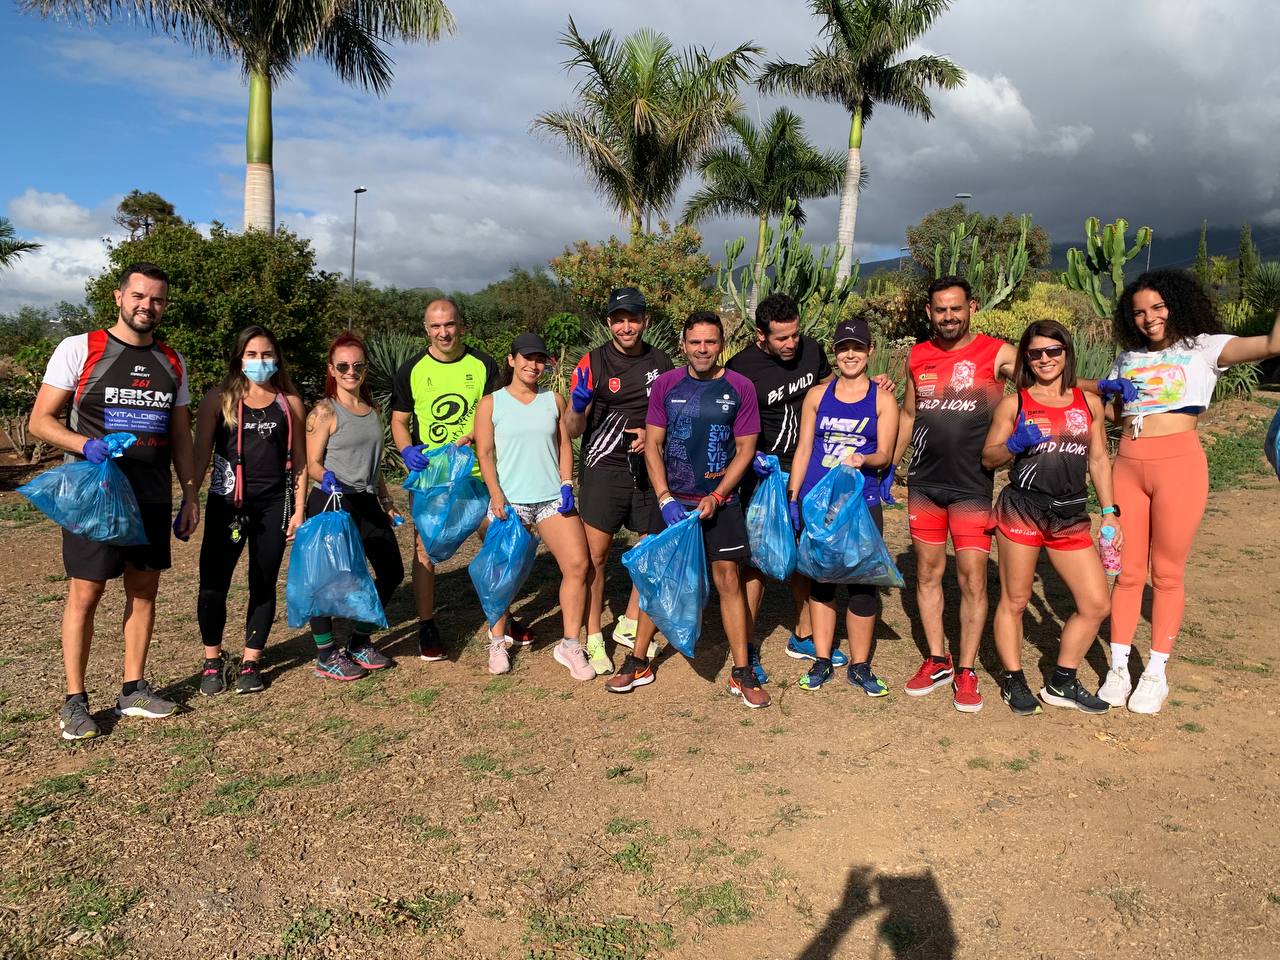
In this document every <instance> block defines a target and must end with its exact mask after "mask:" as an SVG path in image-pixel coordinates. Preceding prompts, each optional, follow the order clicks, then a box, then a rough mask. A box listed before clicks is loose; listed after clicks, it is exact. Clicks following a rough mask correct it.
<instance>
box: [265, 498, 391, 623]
mask: <svg viewBox="0 0 1280 960" xmlns="http://www.w3.org/2000/svg"><path fill="white" fill-rule="evenodd" d="M338 496H341V495H340V494H335V495H334V496H333V497H330V498H329V502H330V503H333V501H334V500H335V499H336V498H337V497H338ZM284 595H285V602H286V606H287V607H288V611H289V626H291V627H301V626H303V625H305V624H306V622H307V621H308V620H309V619H310V618H311V617H344V618H346V619H348V620H358V621H360V622H361V623H365V624H373V625H375V626H379V627H382V628H384V629H385V628H386V626H387V614H386V612H385V611H384V610H383V609H382V601H381V600H379V599H378V591H377V590H376V589H374V586H373V577H371V576H369V566H368V564H367V563H366V562H365V556H364V545H363V544H362V543H361V542H360V533H359V531H357V530H356V525H355V521H354V520H352V519H351V514H349V513H347V511H345V510H341V509H338V510H329V509H326V510H325V512H324V513H317V514H316V515H315V516H314V517H312V518H311V519H310V520H308V521H306V522H305V523H304V524H303V525H302V526H300V527H299V528H298V532H297V533H296V534H295V535H294V538H293V553H292V554H291V555H290V557H289V578H288V580H287V581H286V583H285V591H284Z"/></svg>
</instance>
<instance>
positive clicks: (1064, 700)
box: [1040, 677, 1111, 713]
mask: <svg viewBox="0 0 1280 960" xmlns="http://www.w3.org/2000/svg"><path fill="white" fill-rule="evenodd" d="M1040 697H1041V699H1043V700H1044V702H1045V703H1051V704H1053V705H1054V706H1055V707H1067V708H1068V709H1070V710H1083V711H1084V712H1085V713H1106V712H1107V711H1108V710H1110V709H1111V704H1109V703H1107V701H1105V700H1103V699H1102V698H1101V697H1099V696H1097V695H1095V694H1092V693H1090V692H1089V691H1088V690H1086V689H1085V686H1084V684H1083V683H1081V682H1080V680H1079V678H1078V677H1072V678H1071V680H1070V681H1068V682H1067V683H1064V684H1063V685H1062V686H1060V687H1055V686H1054V685H1053V683H1052V681H1050V682H1049V683H1046V684H1045V685H1044V687H1043V688H1042V689H1041V690H1040Z"/></svg>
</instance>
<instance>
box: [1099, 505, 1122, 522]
mask: <svg viewBox="0 0 1280 960" xmlns="http://www.w3.org/2000/svg"><path fill="white" fill-rule="evenodd" d="M1108 514H1113V515H1114V516H1115V518H1116V519H1117V520H1119V519H1120V506H1119V504H1112V505H1111V506H1109V507H1103V508H1102V515H1103V516H1104V517H1105V516H1107V515H1108Z"/></svg>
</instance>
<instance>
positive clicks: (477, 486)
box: [404, 444, 489, 563]
mask: <svg viewBox="0 0 1280 960" xmlns="http://www.w3.org/2000/svg"><path fill="white" fill-rule="evenodd" d="M475 462H476V455H475V453H474V452H473V451H472V449H471V448H470V447H457V446H454V445H453V444H448V445H446V446H443V447H437V448H436V449H434V450H428V451H427V467H426V469H425V470H415V471H413V472H412V473H410V474H409V476H408V477H407V478H406V479H405V481H404V488H405V489H406V490H409V491H411V492H412V493H413V524H414V526H416V527H417V528H418V536H419V537H421V538H422V545H423V546H424V547H425V548H426V551H427V556H428V557H430V558H431V562H432V563H444V562H445V561H446V560H448V559H449V558H450V557H452V556H453V555H454V553H456V552H457V550H458V547H460V546H461V545H462V541H464V540H466V539H467V537H469V536H471V534H473V533H475V532H476V529H477V528H478V527H479V526H480V521H482V520H483V519H484V514H485V511H486V510H487V509H488V506H489V493H488V491H486V490H485V488H484V484H482V483H481V482H480V481H479V480H477V479H476V478H475V477H474V476H473V475H472V473H471V469H472V467H474V466H475Z"/></svg>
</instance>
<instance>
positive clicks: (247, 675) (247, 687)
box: [236, 660, 266, 693]
mask: <svg viewBox="0 0 1280 960" xmlns="http://www.w3.org/2000/svg"><path fill="white" fill-rule="evenodd" d="M265 688H266V684H264V683H263V682H262V674H261V673H259V672H258V661H257V660H245V661H244V662H242V663H241V664H240V675H239V676H238V677H236V693H261V692H262V691H263V690H264V689H265Z"/></svg>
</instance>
